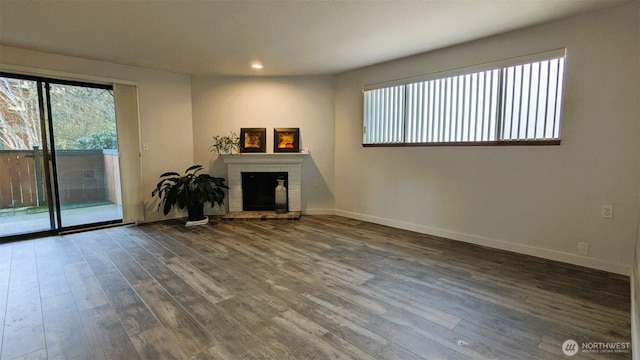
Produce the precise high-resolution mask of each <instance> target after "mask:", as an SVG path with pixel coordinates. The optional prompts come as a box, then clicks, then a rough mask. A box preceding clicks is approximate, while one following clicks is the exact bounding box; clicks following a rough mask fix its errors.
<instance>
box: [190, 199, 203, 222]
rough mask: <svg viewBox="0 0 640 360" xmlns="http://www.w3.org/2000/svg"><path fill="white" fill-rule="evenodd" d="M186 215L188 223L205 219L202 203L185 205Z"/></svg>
mask: <svg viewBox="0 0 640 360" xmlns="http://www.w3.org/2000/svg"><path fill="white" fill-rule="evenodd" d="M187 213H188V216H189V217H188V220H189V221H201V220H204V219H205V218H206V216H204V203H199V204H187Z"/></svg>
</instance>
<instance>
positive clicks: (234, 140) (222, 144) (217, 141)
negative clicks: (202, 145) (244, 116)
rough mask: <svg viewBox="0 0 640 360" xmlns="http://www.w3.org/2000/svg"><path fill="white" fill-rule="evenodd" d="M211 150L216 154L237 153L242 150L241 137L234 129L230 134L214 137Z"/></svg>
mask: <svg viewBox="0 0 640 360" xmlns="http://www.w3.org/2000/svg"><path fill="white" fill-rule="evenodd" d="M209 151H211V152H212V153H216V154H234V153H235V154H237V153H238V152H240V138H239V137H238V134H236V133H234V132H233V131H230V132H229V135H226V136H220V135H216V136H214V137H213V145H211V146H210V147H209Z"/></svg>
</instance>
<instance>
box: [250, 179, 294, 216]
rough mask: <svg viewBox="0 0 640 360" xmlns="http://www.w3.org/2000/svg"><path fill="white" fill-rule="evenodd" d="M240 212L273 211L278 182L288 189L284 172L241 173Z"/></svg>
mask: <svg viewBox="0 0 640 360" xmlns="http://www.w3.org/2000/svg"><path fill="white" fill-rule="evenodd" d="M241 177H242V210H243V211H269V210H275V209H276V206H275V201H276V199H275V188H276V185H277V184H278V180H279V179H280V180H284V186H285V187H288V184H287V178H288V174H287V173H286V172H242V173H241Z"/></svg>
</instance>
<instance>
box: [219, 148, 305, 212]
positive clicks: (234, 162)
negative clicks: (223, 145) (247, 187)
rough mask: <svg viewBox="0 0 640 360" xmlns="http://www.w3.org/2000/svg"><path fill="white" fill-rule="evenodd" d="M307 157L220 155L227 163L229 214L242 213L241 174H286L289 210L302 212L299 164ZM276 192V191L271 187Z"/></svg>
mask: <svg viewBox="0 0 640 360" xmlns="http://www.w3.org/2000/svg"><path fill="white" fill-rule="evenodd" d="M307 155H309V153H308V152H303V153H277V154H263V153H255V154H254V153H245V154H234V155H222V159H223V160H224V162H225V163H226V164H227V181H228V185H229V212H230V213H233V212H239V211H242V210H243V209H242V173H243V172H286V173H288V181H287V183H288V186H287V190H288V194H289V198H288V202H289V211H302V196H301V191H302V162H303V160H304V158H305V157H306V156H307ZM274 191H275V188H274Z"/></svg>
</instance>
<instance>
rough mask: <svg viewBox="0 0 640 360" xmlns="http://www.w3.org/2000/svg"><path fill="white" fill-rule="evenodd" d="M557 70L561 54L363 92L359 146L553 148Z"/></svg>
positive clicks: (557, 126)
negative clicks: (537, 145) (548, 145)
mask: <svg viewBox="0 0 640 360" xmlns="http://www.w3.org/2000/svg"><path fill="white" fill-rule="evenodd" d="M532 58H533V59H534V60H531V59H532ZM564 66H565V55H564V49H563V50H562V51H554V52H550V53H544V54H536V55H535V56H528V57H526V58H519V59H513V60H511V61H504V62H501V63H496V64H492V65H488V66H485V67H484V68H481V69H474V70H473V71H468V72H465V73H463V74H458V75H450V76H440V77H432V78H424V79H419V80H414V81H408V82H404V83H399V84H393V85H389V86H381V87H373V88H369V89H367V88H365V90H364V109H363V110H364V111H363V112H364V129H363V130H364V131H363V132H364V135H363V144H364V145H365V146H366V145H372V146H374V145H387V146H393V145H411V144H417V145H419V144H445V145H452V144H461V145H466V144H490V143H501V144H527V143H530V144H531V143H550V142H551V143H559V140H560V114H561V111H560V110H561V104H562V90H563V79H564Z"/></svg>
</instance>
